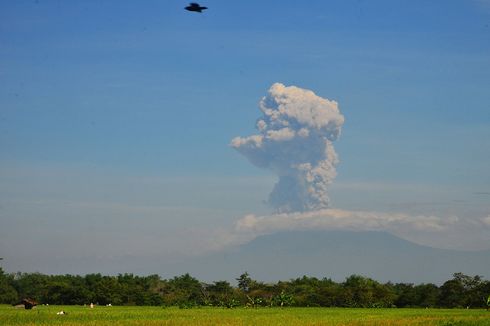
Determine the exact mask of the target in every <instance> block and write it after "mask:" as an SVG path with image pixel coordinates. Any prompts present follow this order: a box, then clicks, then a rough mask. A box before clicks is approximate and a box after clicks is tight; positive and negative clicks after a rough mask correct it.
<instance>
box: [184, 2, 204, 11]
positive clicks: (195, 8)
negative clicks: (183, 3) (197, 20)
mask: <svg viewBox="0 0 490 326" xmlns="http://www.w3.org/2000/svg"><path fill="white" fill-rule="evenodd" d="M185 9H186V10H189V11H195V12H202V11H203V10H204V9H208V7H201V6H200V5H199V4H198V3H195V2H191V3H190V4H189V5H188V6H187V7H185Z"/></svg>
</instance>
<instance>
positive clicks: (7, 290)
mask: <svg viewBox="0 0 490 326" xmlns="http://www.w3.org/2000/svg"><path fill="white" fill-rule="evenodd" d="M13 283H14V277H13V275H9V274H7V273H5V272H4V271H3V269H2V268H1V267H0V303H8V304H12V303H15V302H17V301H18V300H19V295H18V293H17V291H16V290H15V288H14V286H13Z"/></svg>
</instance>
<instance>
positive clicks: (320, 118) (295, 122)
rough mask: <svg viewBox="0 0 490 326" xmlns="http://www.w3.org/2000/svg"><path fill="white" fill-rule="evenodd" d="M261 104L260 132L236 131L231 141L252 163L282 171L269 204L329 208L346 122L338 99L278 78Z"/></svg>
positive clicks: (281, 209)
mask: <svg viewBox="0 0 490 326" xmlns="http://www.w3.org/2000/svg"><path fill="white" fill-rule="evenodd" d="M259 107H260V110H261V111H262V113H263V115H262V117H260V118H259V119H258V120H257V123H256V127H257V130H258V131H259V134H256V135H252V136H249V137H236V138H234V139H233V140H232V142H231V145H232V146H233V147H234V148H235V149H236V150H238V151H239V152H240V153H242V154H243V155H245V157H247V158H248V159H249V160H250V162H252V163H253V164H254V165H256V166H258V167H261V168H267V169H270V170H272V171H274V172H275V173H276V174H277V175H278V177H279V181H278V182H277V183H276V184H275V186H274V189H273V190H272V192H271V194H270V195H269V199H268V202H269V204H271V205H272V206H273V207H275V208H276V210H277V212H279V213H283V212H303V211H309V210H319V209H323V208H327V207H328V206H329V197H328V192H327V190H328V186H329V185H330V183H332V181H333V179H334V178H335V176H336V170H335V165H336V164H337V163H338V157H337V154H336V153H335V150H334V147H333V143H332V142H333V141H335V140H336V139H337V138H338V137H339V135H340V131H341V127H342V124H343V123H344V116H343V115H342V114H341V113H340V111H339V109H338V106H337V102H335V101H330V100H328V99H324V98H321V97H319V96H317V95H315V93H313V92H312V91H310V90H306V89H302V88H299V87H295V86H289V87H286V86H284V85H283V84H280V83H275V84H274V85H272V87H271V88H270V89H269V91H268V94H267V95H266V96H265V97H263V98H262V100H261V101H260V104H259Z"/></svg>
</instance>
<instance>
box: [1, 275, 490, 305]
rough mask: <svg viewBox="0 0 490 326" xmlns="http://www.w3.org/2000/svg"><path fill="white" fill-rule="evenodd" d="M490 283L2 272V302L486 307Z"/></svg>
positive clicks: (464, 279) (476, 280) (463, 279)
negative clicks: (211, 279)
mask: <svg viewBox="0 0 490 326" xmlns="http://www.w3.org/2000/svg"><path fill="white" fill-rule="evenodd" d="M489 294H490V281H487V280H484V279H482V278H481V277H480V276H473V277H472V276H467V275H464V274H462V273H456V274H454V276H453V278H452V279H450V280H448V281H446V282H444V284H442V285H441V286H437V285H434V284H419V285H414V284H408V283H396V284H394V283H390V282H389V283H385V284H382V283H379V282H377V281H375V280H372V279H370V278H367V277H363V276H359V275H352V276H349V277H348V278H347V279H346V280H345V281H344V282H342V283H337V282H334V281H332V280H331V279H328V278H323V279H318V278H315V277H307V276H303V277H301V278H297V279H291V280H289V281H279V282H277V283H263V282H260V281H257V280H253V279H252V278H251V277H250V276H249V275H248V273H244V274H242V275H240V277H238V278H237V286H236V287H235V286H232V285H231V284H230V283H229V282H227V281H217V282H214V283H212V284H207V283H203V282H200V281H199V280H197V279H195V278H193V277H192V276H190V275H189V274H185V275H181V276H176V277H174V278H172V279H161V278H160V277H159V276H158V275H150V276H136V275H133V274H119V275H117V276H103V275H101V274H88V275H85V276H78V275H44V274H40V273H17V274H7V273H5V272H4V271H3V270H2V269H1V268H0V303H9V304H13V303H16V302H19V301H20V300H21V299H23V298H31V299H34V300H36V301H37V302H39V303H48V304H60V305H83V304H87V303H91V302H93V303H97V304H100V305H106V304H109V303H110V304H112V305H156V306H159V305H161V306H180V307H194V306H222V307H235V306H249V307H259V306H301V307H306V306H316V307H318V306H321V307H441V308H455V307H470V308H477V307H486V306H487V299H488V296H489Z"/></svg>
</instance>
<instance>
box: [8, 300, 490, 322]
mask: <svg viewBox="0 0 490 326" xmlns="http://www.w3.org/2000/svg"><path fill="white" fill-rule="evenodd" d="M60 310H64V311H66V312H67V313H68V314H67V315H61V316H60V315H56V312H58V311H60ZM0 325H13V326H14V325H70V326H75V325H94V326H95V325H97V326H98V325H102V326H104V325H111V326H115V325H141V326H143V325H291V326H292V325H380V326H381V325H400V326H401V325H448V326H449V325H490V312H487V311H485V310H481V309H479V310H476V309H475V310H472V309H470V310H466V309H452V310H451V309H350V308H283V309H281V308H260V309H245V308H238V309H221V308H195V309H178V308H162V307H95V308H94V309H90V308H88V307H80V306H40V307H37V308H36V309H33V310H24V309H18V308H13V307H11V306H6V305H0Z"/></svg>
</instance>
